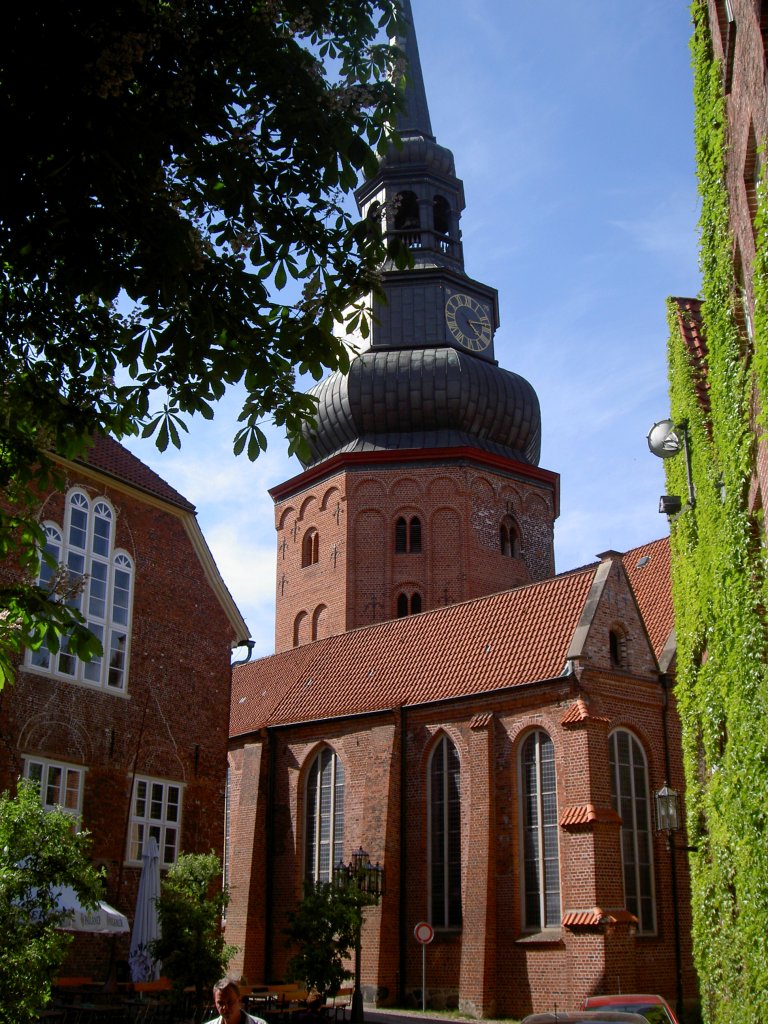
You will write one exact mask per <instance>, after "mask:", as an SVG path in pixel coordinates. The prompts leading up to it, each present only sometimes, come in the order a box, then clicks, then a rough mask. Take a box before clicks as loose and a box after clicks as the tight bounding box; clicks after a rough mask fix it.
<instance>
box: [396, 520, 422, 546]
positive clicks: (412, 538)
mask: <svg viewBox="0 0 768 1024" xmlns="http://www.w3.org/2000/svg"><path fill="white" fill-rule="evenodd" d="M395 551H396V553H397V554H399V555H404V554H412V555H418V554H420V553H421V520H420V519H419V517H418V516H411V518H410V519H406V518H405V517H404V516H400V517H399V518H398V520H397V522H396V523H395Z"/></svg>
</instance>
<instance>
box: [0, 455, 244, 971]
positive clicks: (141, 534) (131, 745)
mask: <svg viewBox="0 0 768 1024" xmlns="http://www.w3.org/2000/svg"><path fill="white" fill-rule="evenodd" d="M75 482H77V483H78V484H80V485H82V486H83V487H84V488H85V490H86V491H87V492H88V494H89V495H90V496H91V497H97V496H105V497H106V498H107V499H108V500H109V501H110V502H111V504H112V506H113V508H114V510H115V513H116V517H115V521H116V531H117V533H116V546H117V547H120V548H123V549H125V550H126V551H128V552H129V553H130V555H131V557H132V558H133V560H134V566H135V569H134V572H135V575H134V598H133V618H132V630H131V647H130V663H129V669H128V677H127V686H126V692H125V694H124V695H116V694H112V693H106V692H104V691H103V690H101V689H96V688H93V687H90V686H86V685H83V684H78V683H73V682H70V681H67V680H63V679H56V678H51V677H48V676H46V675H45V673H41V672H38V671H30V670H28V669H26V668H24V667H23V666H20V667H19V670H18V677H17V680H16V683H15V685H13V686H10V687H6V688H5V689H4V690H3V691H2V693H1V694H0V732H1V734H2V743H0V786H1V787H2V788H3V789H7V788H10V789H12V788H13V787H14V786H15V783H16V779H17V778H18V777H19V775H20V773H21V771H22V755H24V754H35V755H38V756H41V757H47V758H51V759H54V760H62V761H65V762H68V763H71V764H74V765H82V766H84V767H85V768H86V769H87V771H86V777H85V786H84V796H83V824H84V825H85V827H86V828H88V829H89V830H91V832H92V833H93V844H92V855H93V858H94V860H95V861H96V862H97V863H99V864H103V865H104V867H105V868H106V871H107V876H106V889H107V893H106V895H107V899H108V901H109V902H110V903H113V904H114V905H115V906H116V907H118V909H120V910H122V911H123V912H125V913H126V914H127V915H128V917H129V919H130V920H132V919H133V908H134V905H135V900H136V890H137V886H138V876H139V869H138V868H134V867H128V866H125V865H124V857H125V852H126V828H127V822H128V814H129V799H130V792H131V785H132V776H133V774H134V772H135V773H137V774H143V775H149V776H152V777H157V778H160V779H164V780H169V781H172V782H177V783H181V784H182V785H183V787H184V788H183V798H182V800H183V804H182V822H181V843H180V847H181V850H182V851H184V852H208V851H210V850H214V851H216V852H217V853H219V854H221V853H222V849H223V817H224V813H223V812H224V786H225V778H226V756H227V737H228V725H229V690H230V668H229V661H230V643H231V641H233V640H234V639H235V638H234V635H233V630H232V627H231V625H230V623H229V620H228V619H227V617H226V615H225V613H224V611H223V609H222V607H221V605H220V603H219V601H218V599H217V598H216V596H215V595H214V593H213V591H212V589H211V586H210V584H209V582H208V580H207V578H206V576H205V574H204V572H203V569H202V566H201V564H200V562H199V560H198V558H197V556H196V554H195V552H194V549H193V546H192V544H191V541H190V539H189V537H188V535H187V532H186V530H185V528H184V525H183V522H182V520H181V518H180V516H179V515H177V514H176V513H175V512H173V511H171V510H170V509H166V508H165V507H164V506H161V505H160V504H159V503H157V502H155V501H152V500H145V499H144V498H143V497H142V496H141V495H139V494H137V493H135V492H133V493H132V492H129V491H128V490H126V489H123V488H120V487H118V486H112V485H105V484H104V483H103V482H99V481H98V480H97V479H94V478H91V477H89V476H88V475H82V476H76V475H71V476H70V479H69V481H68V486H71V485H72V484H74V483H75ZM41 518H50V519H53V520H54V521H57V522H58V523H59V524H60V525H62V526H63V519H64V496H63V494H59V493H53V494H49V495H47V496H46V497H45V499H44V501H43V502H42V504H41ZM78 950H79V953H80V957H81V959H82V961H83V966H88V967H89V968H90V969H88V970H82V971H79V973H84V974H96V975H97V976H98V971H99V970H102V971H103V970H104V968H105V960H106V958H108V956H109V943H107V942H106V941H104V940H103V939H102V940H101V942H98V943H95V942H93V940H88V939H86V940H84V941H83V942H79V943H78V945H77V946H76V948H75V953H74V957H75V961H76V962H77V963H78V964H79V963H80V961H79V960H78ZM127 952H128V938H127V937H123V938H120V939H119V940H118V946H117V956H118V959H119V958H121V957H125V956H127ZM89 958H90V961H91V962H87V961H89ZM70 961H72V957H70ZM70 973H71V971H70ZM76 973H77V972H76Z"/></svg>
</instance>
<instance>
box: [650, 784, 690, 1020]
mask: <svg viewBox="0 0 768 1024" xmlns="http://www.w3.org/2000/svg"><path fill="white" fill-rule="evenodd" d="M654 798H655V801H656V829H657V830H658V831H659V832H666V834H667V849H668V850H669V867H670V879H671V882H672V917H673V921H674V926H675V981H676V987H677V993H676V995H677V999H676V1001H677V1016H678V1017H679V1018H680V1019H681V1020H682V1018H683V965H682V954H681V952H680V908H679V906H678V902H677V857H676V851H677V850H685V851H695V850H696V847H695V846H677V845H676V844H675V841H674V834H675V832H677V831H679V829H680V797H679V796H678V793H677V790H674V789H672V788H671V787H670V786H668V785H667V783H666V782H665V783H664V785H663V786H662V787H661V789H660V790H659V791H658V793H656V794H655V797H654Z"/></svg>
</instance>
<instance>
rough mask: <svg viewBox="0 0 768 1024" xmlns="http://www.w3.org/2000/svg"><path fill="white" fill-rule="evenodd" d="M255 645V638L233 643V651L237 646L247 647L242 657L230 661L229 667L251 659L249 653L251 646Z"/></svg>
mask: <svg viewBox="0 0 768 1024" xmlns="http://www.w3.org/2000/svg"><path fill="white" fill-rule="evenodd" d="M255 646H256V641H255V640H241V641H240V643H238V644H235V646H234V647H233V648H232V650H233V651H236V650H237V648H238V647H247V648H248V653H247V654H246V656H245V657H244V658H238V659H237V661H233V662H230V668H234V667H235V666H236V665H245V664H246V663H247V662H249V661H250V660H251V655H252V654H253V648H254V647H255Z"/></svg>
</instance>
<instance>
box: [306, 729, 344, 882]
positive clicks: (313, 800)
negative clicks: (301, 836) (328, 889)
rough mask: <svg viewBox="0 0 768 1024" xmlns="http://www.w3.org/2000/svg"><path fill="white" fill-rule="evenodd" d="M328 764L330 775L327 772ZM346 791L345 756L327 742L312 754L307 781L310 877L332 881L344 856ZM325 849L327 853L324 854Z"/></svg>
mask: <svg viewBox="0 0 768 1024" xmlns="http://www.w3.org/2000/svg"><path fill="white" fill-rule="evenodd" d="M324 762H326V763H325V764H324ZM326 767H327V768H328V769H329V771H330V778H328V777H327V776H326V774H325V771H326ZM313 776H314V778H313ZM324 790H327V793H326V796H327V799H326V800H325V801H324V800H323V791H324ZM345 794H346V780H345V775H344V765H343V764H342V761H341V758H340V757H339V755H338V754H337V753H336V751H335V750H334V749H333V747H327V746H324V747H322V748H321V749H320V750H318V752H317V753H316V754H315V756H314V757H313V758H312V762H311V764H310V766H309V770H308V772H307V781H306V785H305V800H304V831H305V836H306V840H305V843H304V877H305V878H306V879H308V880H310V881H313V882H331V881H332V880H333V869H334V868H335V867H336V865H337V864H338V862H339V861H341V860H342V859H343V852H344V802H345V801H344V797H345ZM324 852H326V853H327V857H324V856H323V853H324Z"/></svg>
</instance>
